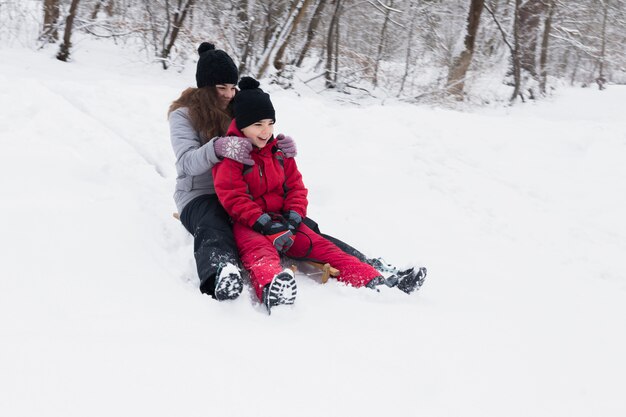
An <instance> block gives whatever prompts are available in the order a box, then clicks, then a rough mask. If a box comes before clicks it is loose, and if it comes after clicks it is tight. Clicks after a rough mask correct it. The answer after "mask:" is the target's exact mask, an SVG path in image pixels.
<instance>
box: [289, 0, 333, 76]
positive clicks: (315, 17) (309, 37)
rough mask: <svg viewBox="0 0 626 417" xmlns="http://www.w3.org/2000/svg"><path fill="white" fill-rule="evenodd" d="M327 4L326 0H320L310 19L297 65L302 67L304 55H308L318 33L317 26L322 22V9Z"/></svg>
mask: <svg viewBox="0 0 626 417" xmlns="http://www.w3.org/2000/svg"><path fill="white" fill-rule="evenodd" d="M325 5H326V0H319V1H318V2H317V5H316V6H315V9H314V10H313V13H312V16H311V20H310V21H309V27H308V29H307V31H306V40H305V41H304V46H303V47H302V49H301V50H300V55H299V56H298V59H297V60H296V67H300V66H301V65H302V61H304V57H305V56H306V54H307V52H308V51H309V48H310V47H311V42H312V41H313V38H314V37H315V34H316V33H317V27H318V26H319V24H320V21H321V20H322V19H321V17H322V16H321V15H322V11H323V10H324V6H325Z"/></svg>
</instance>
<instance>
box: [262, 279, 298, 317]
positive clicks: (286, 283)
mask: <svg viewBox="0 0 626 417" xmlns="http://www.w3.org/2000/svg"><path fill="white" fill-rule="evenodd" d="M297 293H298V288H297V287H296V279H295V277H294V275H293V271H292V270H291V269H288V268H287V269H285V270H283V271H282V272H281V273H279V274H276V276H275V277H274V278H273V279H272V282H270V283H269V284H267V285H266V286H265V287H263V304H264V305H265V308H267V314H272V307H276V306H278V305H282V304H293V303H294V302H295V301H296V294H297Z"/></svg>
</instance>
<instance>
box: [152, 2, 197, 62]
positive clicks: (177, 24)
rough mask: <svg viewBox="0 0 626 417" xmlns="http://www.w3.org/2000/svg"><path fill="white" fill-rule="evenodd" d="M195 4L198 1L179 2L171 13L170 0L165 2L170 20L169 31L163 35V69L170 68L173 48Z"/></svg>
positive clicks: (168, 21)
mask: <svg viewBox="0 0 626 417" xmlns="http://www.w3.org/2000/svg"><path fill="white" fill-rule="evenodd" d="M195 2H196V0H177V3H176V5H175V7H174V10H173V13H171V11H170V3H169V0H165V7H166V11H167V14H168V20H167V30H166V31H165V34H164V35H163V49H162V50H161V54H160V55H161V56H160V58H161V63H162V65H163V69H167V67H168V60H169V57H170V53H171V52H172V48H173V47H174V43H175V42H176V39H177V38H178V34H179V33H180V30H181V28H182V27H183V24H184V22H185V19H186V17H187V15H188V14H189V12H190V10H191V9H192V7H193V5H194V3H195Z"/></svg>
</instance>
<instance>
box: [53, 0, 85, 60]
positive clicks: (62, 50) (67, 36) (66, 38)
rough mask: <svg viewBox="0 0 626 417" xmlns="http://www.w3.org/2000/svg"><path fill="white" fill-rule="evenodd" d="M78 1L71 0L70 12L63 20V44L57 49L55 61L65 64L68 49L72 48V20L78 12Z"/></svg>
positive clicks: (68, 54) (68, 53)
mask: <svg viewBox="0 0 626 417" xmlns="http://www.w3.org/2000/svg"><path fill="white" fill-rule="evenodd" d="M79 3H80V0H72V4H71V5H70V11H69V13H68V15H67V18H66V19H65V32H64V33H63V43H61V46H60V47H59V52H58V53H57V59H58V60H59V61H63V62H67V60H68V59H69V57H70V49H71V48H72V42H71V38H72V30H73V27H74V19H75V18H76V12H77V10H78V4H79Z"/></svg>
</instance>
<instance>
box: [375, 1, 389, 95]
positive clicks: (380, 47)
mask: <svg viewBox="0 0 626 417" xmlns="http://www.w3.org/2000/svg"><path fill="white" fill-rule="evenodd" d="M392 7H393V0H389V7H386V8H385V21H384V22H383V27H382V29H381V30H380V37H379V40H378V50H377V51H376V61H375V62H374V79H373V80H372V84H373V85H374V88H376V87H378V68H379V67H380V61H381V59H383V49H384V47H385V38H386V36H387V26H389V15H390V14H391V8H392Z"/></svg>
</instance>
